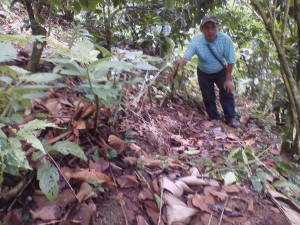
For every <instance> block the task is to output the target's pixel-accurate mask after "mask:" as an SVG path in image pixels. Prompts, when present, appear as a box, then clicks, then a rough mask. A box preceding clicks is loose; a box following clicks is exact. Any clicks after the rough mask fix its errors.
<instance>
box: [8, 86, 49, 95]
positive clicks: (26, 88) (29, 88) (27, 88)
mask: <svg viewBox="0 0 300 225" xmlns="http://www.w3.org/2000/svg"><path fill="white" fill-rule="evenodd" d="M50 88H53V87H52V86H49V85H41V84H36V85H22V86H18V87H11V88H9V89H8V93H18V94H24V93H26V92H29V91H41V90H49V89H50Z"/></svg>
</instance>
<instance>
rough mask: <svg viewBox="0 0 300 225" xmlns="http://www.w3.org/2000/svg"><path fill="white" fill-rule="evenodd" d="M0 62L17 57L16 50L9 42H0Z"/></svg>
mask: <svg viewBox="0 0 300 225" xmlns="http://www.w3.org/2000/svg"><path fill="white" fill-rule="evenodd" d="M0 49H1V51H0V62H8V61H12V60H15V59H17V56H18V52H17V50H16V49H15V48H14V46H13V45H12V44H11V43H3V42H2V43H0Z"/></svg>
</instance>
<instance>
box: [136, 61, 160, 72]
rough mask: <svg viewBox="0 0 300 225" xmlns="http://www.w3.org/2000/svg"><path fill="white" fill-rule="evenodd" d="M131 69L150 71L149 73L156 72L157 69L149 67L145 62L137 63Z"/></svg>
mask: <svg viewBox="0 0 300 225" xmlns="http://www.w3.org/2000/svg"><path fill="white" fill-rule="evenodd" d="M133 67H134V68H136V69H140V70H150V71H158V70H159V69H158V68H156V67H154V66H152V65H150V64H149V63H147V62H139V63H136V64H133Z"/></svg>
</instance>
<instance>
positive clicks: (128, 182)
mask: <svg viewBox="0 0 300 225" xmlns="http://www.w3.org/2000/svg"><path fill="white" fill-rule="evenodd" d="M117 183H118V184H119V185H120V187H121V188H130V187H138V186H139V185H140V182H139V181H138V180H137V179H136V177H135V176H132V175H124V176H121V177H119V178H118V179H117Z"/></svg>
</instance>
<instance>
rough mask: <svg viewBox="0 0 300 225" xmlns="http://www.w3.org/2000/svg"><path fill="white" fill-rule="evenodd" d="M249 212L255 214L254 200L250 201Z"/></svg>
mask: <svg viewBox="0 0 300 225" xmlns="http://www.w3.org/2000/svg"><path fill="white" fill-rule="evenodd" d="M247 211H248V212H251V213H254V201H253V199H252V198H250V199H249V200H248V205H247Z"/></svg>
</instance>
